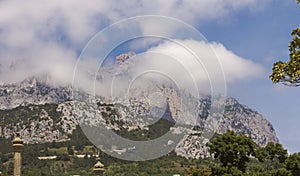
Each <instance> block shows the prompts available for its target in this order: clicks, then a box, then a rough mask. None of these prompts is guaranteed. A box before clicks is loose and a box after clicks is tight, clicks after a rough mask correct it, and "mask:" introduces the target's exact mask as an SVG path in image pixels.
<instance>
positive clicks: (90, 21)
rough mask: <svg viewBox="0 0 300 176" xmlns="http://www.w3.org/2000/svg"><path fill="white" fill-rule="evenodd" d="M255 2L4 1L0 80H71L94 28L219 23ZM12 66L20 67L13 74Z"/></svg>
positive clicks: (0, 18) (0, 5)
mask: <svg viewBox="0 0 300 176" xmlns="http://www.w3.org/2000/svg"><path fill="white" fill-rule="evenodd" d="M258 3H261V1H259V0H243V1H236V0H227V1H223V0H215V1H211V0H187V1H183V0H181V1H174V0H164V1H161V0H153V1H140V0H122V1H117V0H106V1H104V0H89V1H79V0H63V1H60V0H51V1H38V0H27V1H26V2H24V1H21V0H2V1H0V12H1V15H0V38H1V40H0V64H1V69H0V71H1V74H0V81H5V82H15V81H19V80H21V79H23V78H25V77H26V76H31V75H35V74H42V73H48V74H50V75H52V76H53V77H54V78H56V79H57V80H59V81H71V80H69V79H70V77H71V76H70V75H72V73H73V72H72V71H71V70H72V68H73V66H74V64H75V62H76V59H77V55H78V51H80V50H81V49H82V48H83V47H84V45H85V44H86V42H87V41H88V40H89V39H90V38H91V37H92V36H93V35H94V34H95V33H96V32H97V31H98V30H100V29H101V28H103V27H105V26H106V25H108V24H111V23H112V22H116V21H117V20H121V19H124V18H127V17H132V16H136V15H147V14H148V15H150V14H151V15H164V16H170V17H175V18H179V19H181V20H183V21H186V22H188V23H191V24H196V23H200V22H202V21H206V20H214V19H222V18H224V17H226V16H228V15H230V14H233V13H234V12H236V11H238V10H241V9H244V8H252V7H255V6H256V5H257V4H258ZM220 50H221V49H220ZM224 54H226V53H224ZM227 54H228V53H227ZM236 60H238V59H236ZM12 62H15V63H19V62H21V63H22V64H19V65H16V66H15V69H14V70H12V69H10V66H11V63H12ZM69 72H70V73H69ZM62 75H66V76H62ZM64 79H65V80H64Z"/></svg>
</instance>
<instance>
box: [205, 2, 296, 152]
mask: <svg viewBox="0 0 300 176" xmlns="http://www.w3.org/2000/svg"><path fill="white" fill-rule="evenodd" d="M299 8H300V6H297V5H296V3H295V2H294V1H292V0H289V1H285V2H283V1H275V2H272V3H270V4H269V5H268V6H267V7H265V8H264V9H263V10H262V11H259V12H255V13H251V12H247V11H243V12H240V13H239V14H237V15H236V16H234V17H233V19H230V20H228V21H226V22H224V23H214V22H210V23H208V24H206V25H203V26H200V27H199V29H200V30H201V32H202V33H203V34H204V35H205V36H206V37H207V39H208V40H209V41H210V40H212V41H219V42H221V43H223V44H224V45H225V46H226V47H227V48H229V49H230V50H232V51H233V52H234V53H236V54H237V55H239V56H242V57H244V58H247V59H251V60H253V61H255V62H256V63H260V64H262V65H263V66H264V67H265V68H266V69H267V73H266V74H265V75H264V77H261V78H257V79H252V80H249V81H243V82H240V83H238V84H233V85H230V84H229V85H228V95H229V96H233V97H235V98H237V99H238V100H239V101H240V103H242V104H246V105H247V106H249V107H251V108H253V109H255V110H257V111H258V112H260V113H262V114H264V115H265V116H266V118H267V119H268V120H269V121H271V123H272V124H273V126H274V128H275V130H276V133H277V136H278V137H279V139H280V142H281V143H282V144H283V145H284V146H285V147H286V148H287V149H288V150H289V151H291V152H296V151H297V152H299V151H300V138H299V136H298V134H299V133H300V128H299V124H300V116H299V114H300V108H299V105H300V99H299V91H300V89H299V88H295V87H285V86H282V85H274V84H272V82H271V81H270V79H269V78H268V76H269V74H270V73H271V68H272V64H273V62H275V61H277V60H284V61H287V59H288V44H289V42H290V40H291V39H292V37H291V36H290V32H291V30H292V29H294V28H296V27H297V25H299V16H300V10H299ZM249 69H251V68H249ZM245 71H247V70H245Z"/></svg>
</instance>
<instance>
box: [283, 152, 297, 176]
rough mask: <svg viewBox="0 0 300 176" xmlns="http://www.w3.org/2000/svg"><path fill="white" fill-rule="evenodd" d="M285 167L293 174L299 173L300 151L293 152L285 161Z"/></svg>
mask: <svg viewBox="0 0 300 176" xmlns="http://www.w3.org/2000/svg"><path fill="white" fill-rule="evenodd" d="M285 165H286V166H285V167H286V169H287V170H290V171H291V172H292V174H293V176H296V175H300V153H294V154H292V155H291V156H289V157H288V158H287V159H286V161H285Z"/></svg>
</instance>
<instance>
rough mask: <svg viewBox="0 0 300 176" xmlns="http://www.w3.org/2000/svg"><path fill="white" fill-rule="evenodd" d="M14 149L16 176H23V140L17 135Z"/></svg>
mask: <svg viewBox="0 0 300 176" xmlns="http://www.w3.org/2000/svg"><path fill="white" fill-rule="evenodd" d="M12 143H13V145H12V147H13V151H14V176H21V166H22V157H21V151H22V149H23V141H22V139H21V138H20V137H19V136H17V137H16V138H15V139H14V140H13V141H12Z"/></svg>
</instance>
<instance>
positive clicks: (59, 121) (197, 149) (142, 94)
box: [0, 52, 278, 158]
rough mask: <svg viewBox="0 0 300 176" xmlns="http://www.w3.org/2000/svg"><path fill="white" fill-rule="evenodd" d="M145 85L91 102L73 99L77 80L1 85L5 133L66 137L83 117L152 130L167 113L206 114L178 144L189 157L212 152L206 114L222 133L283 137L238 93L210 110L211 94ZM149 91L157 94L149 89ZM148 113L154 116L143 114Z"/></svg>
mask: <svg viewBox="0 0 300 176" xmlns="http://www.w3.org/2000/svg"><path fill="white" fill-rule="evenodd" d="M134 55H135V53H133V52H129V53H125V54H122V55H120V56H118V57H117V58H116V63H117V65H119V67H118V68H104V69H103V70H102V72H103V74H101V75H100V76H99V78H97V79H104V77H105V76H107V75H110V74H111V73H118V74H121V75H123V74H124V72H126V69H127V68H128V67H129V66H130V64H133V63H134V60H131V59H130V58H132V57H133V56H134ZM105 74H107V75H105ZM144 84H146V82H143V85H144ZM144 86H145V85H144ZM139 90H141V89H139V88H138V87H137V88H136V90H134V91H133V92H134V93H136V94H137V96H134V97H133V98H129V100H128V101H124V100H122V99H121V98H120V99H117V100H116V101H115V102H110V101H107V99H105V98H103V97H102V98H101V97H96V98H95V99H94V100H91V102H96V105H92V106H90V105H89V104H88V103H89V102H79V101H77V100H72V98H71V97H72V88H71V86H55V85H52V84H49V83H47V81H41V80H40V79H37V78H29V79H26V80H24V81H22V82H20V83H14V84H3V85H0V117H1V119H0V137H3V138H6V139H9V138H11V137H12V136H13V135H14V134H15V133H16V132H20V133H21V136H22V138H23V140H24V142H25V143H44V142H52V141H58V142H59V141H66V140H69V139H70V136H71V135H72V134H73V132H74V130H75V129H76V128H77V127H78V125H79V124H82V123H84V124H88V125H91V126H98V125H105V126H106V127H107V128H109V129H113V130H121V129H122V130H124V129H125V130H127V131H131V130H148V126H149V125H150V124H151V121H156V120H157V119H154V118H153V117H154V116H155V115H158V116H159V115H161V114H162V113H164V115H165V117H164V118H165V119H166V120H168V121H170V122H172V123H174V122H185V123H188V124H189V123H190V124H194V123H193V122H192V119H194V117H195V116H196V117H198V118H199V119H200V120H199V121H198V122H197V125H198V126H199V127H198V128H195V129H193V131H192V134H189V135H186V136H184V138H183V139H182V140H181V141H180V143H179V144H178V145H177V147H176V148H175V152H176V153H177V154H178V155H181V156H183V157H186V158H204V157H208V156H209V149H208V147H207V146H206V145H203V144H205V143H207V142H208V141H209V139H207V138H205V137H204V136H201V133H202V131H201V130H202V127H203V126H204V124H203V120H205V119H208V118H210V117H211V116H213V115H217V116H220V117H221V118H220V120H219V121H218V122H217V125H218V126H217V128H216V131H215V132H216V133H225V132H226V131H227V130H233V131H236V132H237V133H243V134H247V135H249V136H251V137H252V139H253V140H254V141H255V142H256V143H257V144H258V145H260V146H264V145H266V144H267V143H268V142H278V139H277V137H276V134H275V130H274V128H273V126H272V124H271V123H270V122H268V121H267V120H266V119H265V117H264V116H263V115H261V114H259V113H258V112H256V111H254V110H252V109H250V108H249V107H247V106H245V105H242V104H240V103H239V102H238V101H237V100H235V99H234V98H230V97H229V98H226V104H225V111H224V113H219V114H214V112H211V111H210V107H211V97H210V96H204V95H203V96H202V97H200V98H195V97H193V96H191V95H190V94H188V93H183V92H184V91H182V90H174V88H172V86H168V85H167V86H166V85H163V86H159V85H157V84H155V83H154V82H151V81H150V82H149V85H148V84H147V85H146V86H145V87H144V88H142V90H145V91H139ZM147 92H153V93H154V94H151V95H147ZM148 94H149V93H148ZM137 97H138V98H137ZM149 97H150V98H149ZM161 97H166V99H165V100H164V99H161ZM182 100H183V101H185V103H186V105H187V106H186V107H185V110H181V109H182V108H181V101H182ZM190 112H196V113H198V114H195V113H190ZM143 116H144V117H145V116H147V117H150V118H147V119H145V118H141V117H143ZM78 117H84V118H78ZM175 130H176V129H175Z"/></svg>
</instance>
